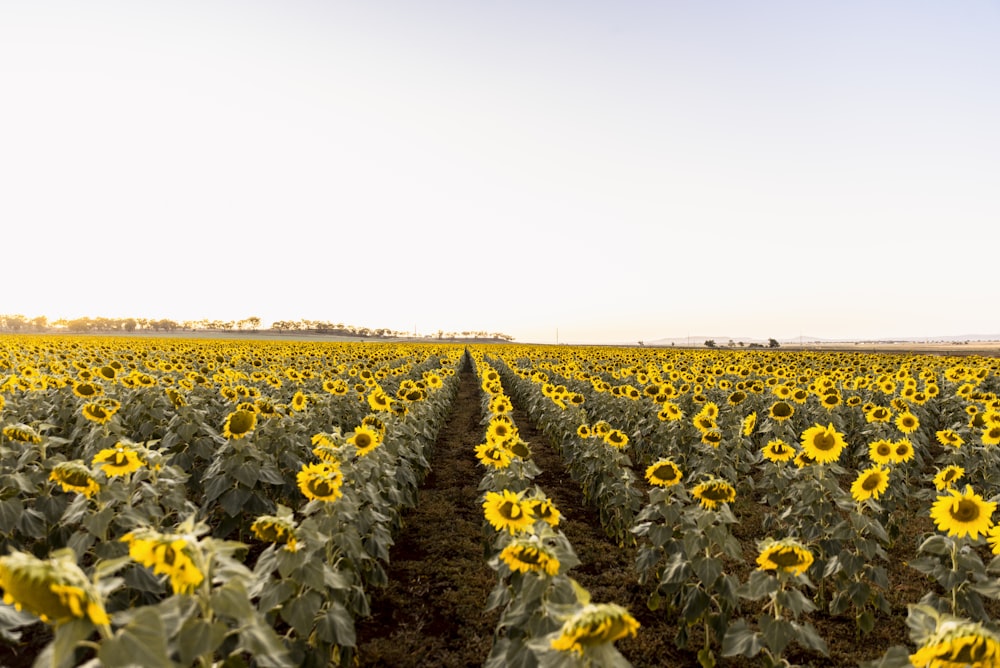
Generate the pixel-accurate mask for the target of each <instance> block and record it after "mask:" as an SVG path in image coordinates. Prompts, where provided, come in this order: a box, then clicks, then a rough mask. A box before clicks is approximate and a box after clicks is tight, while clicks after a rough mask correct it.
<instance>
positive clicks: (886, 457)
mask: <svg viewBox="0 0 1000 668" xmlns="http://www.w3.org/2000/svg"><path fill="white" fill-rule="evenodd" d="M895 452H896V449H895V448H894V447H893V443H892V441H889V440H886V439H884V438H880V439H878V440H876V441H872V442H871V443H869V444H868V459H870V460H872V462H874V463H876V464H891V463H892V462H894V461H895V459H894V456H895Z"/></svg>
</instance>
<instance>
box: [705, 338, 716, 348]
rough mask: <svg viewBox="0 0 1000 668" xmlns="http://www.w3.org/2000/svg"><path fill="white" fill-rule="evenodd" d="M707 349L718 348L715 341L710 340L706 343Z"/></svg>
mask: <svg viewBox="0 0 1000 668" xmlns="http://www.w3.org/2000/svg"><path fill="white" fill-rule="evenodd" d="M705 347H706V348H715V347H716V344H715V339H709V340H708V341H705Z"/></svg>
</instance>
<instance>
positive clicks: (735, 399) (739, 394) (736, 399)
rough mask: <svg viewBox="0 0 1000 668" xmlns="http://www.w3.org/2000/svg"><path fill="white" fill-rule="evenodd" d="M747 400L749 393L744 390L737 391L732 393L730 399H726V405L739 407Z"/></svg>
mask: <svg viewBox="0 0 1000 668" xmlns="http://www.w3.org/2000/svg"><path fill="white" fill-rule="evenodd" d="M746 399H747V393H746V392H744V391H743V390H736V391H734V392H732V393H730V395H729V398H728V399H726V403H727V404H729V405H730V406H739V405H740V404H742V403H743V402H744V401H746Z"/></svg>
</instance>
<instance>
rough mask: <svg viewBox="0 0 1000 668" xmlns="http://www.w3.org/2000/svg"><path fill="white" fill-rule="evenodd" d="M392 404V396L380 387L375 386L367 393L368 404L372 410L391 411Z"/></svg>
mask: <svg viewBox="0 0 1000 668" xmlns="http://www.w3.org/2000/svg"><path fill="white" fill-rule="evenodd" d="M392 404H393V401H392V397H390V396H389V395H388V394H386V393H385V390H383V389H382V388H375V389H374V390H372V391H371V392H370V393H369V394H368V405H369V406H370V407H371V409H372V410H373V411H391V410H392Z"/></svg>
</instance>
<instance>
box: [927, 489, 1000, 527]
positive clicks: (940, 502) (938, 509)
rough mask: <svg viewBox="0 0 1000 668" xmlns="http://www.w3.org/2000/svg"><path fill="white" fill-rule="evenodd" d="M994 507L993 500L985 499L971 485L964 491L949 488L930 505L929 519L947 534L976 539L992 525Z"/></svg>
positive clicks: (995, 505)
mask: <svg viewBox="0 0 1000 668" xmlns="http://www.w3.org/2000/svg"><path fill="white" fill-rule="evenodd" d="M996 507H997V504H996V503H995V502H993V501H986V500H985V499H983V497H982V496H980V495H979V494H976V493H975V492H974V491H973V490H972V486H971V485H966V486H965V491H962V492H960V491H958V490H957V489H949V490H947V492H946V493H945V494H944V495H943V496H939V497H937V500H936V501H934V504H933V505H932V506H931V519H933V520H934V523H935V524H936V525H937V527H938V529H939V530H940V531H944V532H946V533H947V534H948V535H949V536H955V537H959V538H961V537H962V536H968V537H969V538H971V539H972V540H976V539H978V538H979V536H980V534H982V535H986V533H987V532H988V531H989V530H990V528H991V527H992V526H993V520H992V515H993V511H994V510H996Z"/></svg>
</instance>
